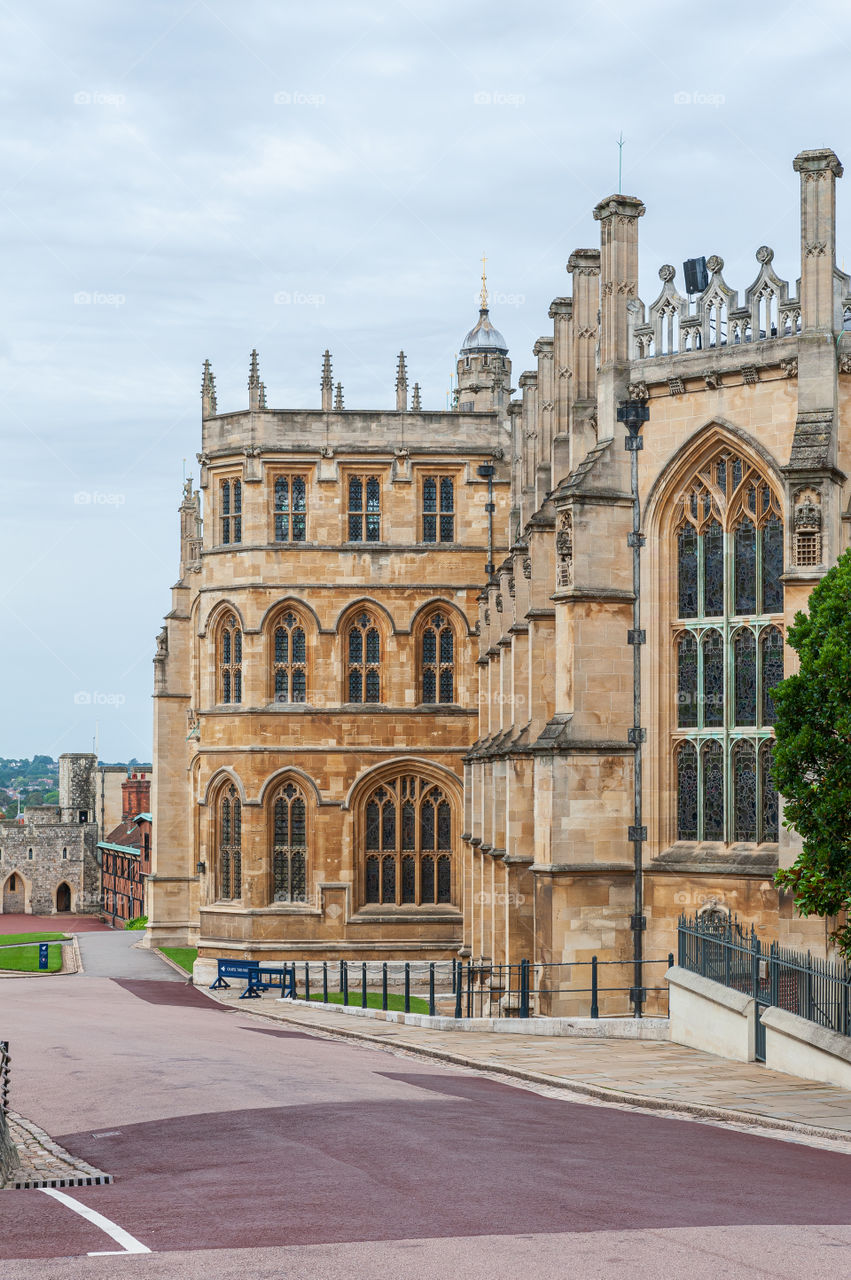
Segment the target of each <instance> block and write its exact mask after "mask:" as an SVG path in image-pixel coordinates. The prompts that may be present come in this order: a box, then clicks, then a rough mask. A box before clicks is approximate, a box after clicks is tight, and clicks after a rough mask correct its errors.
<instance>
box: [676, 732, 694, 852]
mask: <svg viewBox="0 0 851 1280" xmlns="http://www.w3.org/2000/svg"><path fill="white" fill-rule="evenodd" d="M677 839H678V840H696V839H697V750H696V749H695V746H694V743H692V742H682V743H680V745H679V747H678V748H677Z"/></svg>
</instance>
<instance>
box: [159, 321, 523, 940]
mask: <svg viewBox="0 0 851 1280" xmlns="http://www.w3.org/2000/svg"><path fill="white" fill-rule="evenodd" d="M510 378H511V365H510V361H509V359H508V352H507V348H506V345H505V341H504V339H503V338H502V336H501V334H499V333H498V331H497V330H496V329H495V328H494V327H493V326H492V324H491V322H490V319H489V316H488V311H487V306H486V300H485V299H484V298H483V301H482V309H481V313H480V316H479V319H478V322H477V323H476V325H475V327H474V328H473V329H472V330H471V331H470V333H469V334H468V335H467V337H466V339H465V340H464V344H463V348H462V353H461V356H460V358H459V374H458V381H459V387H460V389H461V390H460V395H461V403H460V404H459V406H458V407H457V409H455V410H446V411H439V412H431V411H427V410H423V409H422V407H421V404H420V391H419V387H418V386H417V385H416V384H415V385H414V386H413V388H412V395H409V390H408V380H407V370H406V362H405V357H404V354H400V357H399V362H398V368H397V376H396V407H395V410H393V411H389V412H388V411H385V410H376V411H363V410H350V409H345V408H343V394H342V387H341V386H340V384H339V383H338V384H337V387H336V391H335V388H334V386H333V384H332V374H331V358H330V355H329V353H328V352H326V353H325V358H324V363H323V371H322V388H321V389H322V407H321V409H319V410H316V411H313V412H301V411H279V410H274V409H270V408H268V407H267V403H266V391H265V387H264V385H263V383H262V382H261V381H260V375H259V370H258V359H257V355H256V353H252V357H251V365H250V376H249V384H248V390H249V404H248V408H247V409H243V410H237V411H235V412H227V413H225V412H219V410H218V406H217V403H216V393H215V384H214V380H213V374H212V372H211V370H210V367H209V364H208V365H205V370H204V379H203V391H202V395H203V424H202V452H201V453H200V454H199V461H200V464H201V476H200V485H199V490H197V491H196V490H195V489H193V487H192V483H191V481H190V482H188V483H187V485H186V491H185V494H184V500H183V504H182V506H181V509H180V518H181V565H180V577H179V580H178V582H177V585H176V586H175V587H174V589H173V606H172V610H171V612H170V613H169V615H168V617H167V618H166V625H165V627H164V629H163V631H162V633H161V636H160V639H159V642H158V653H157V656H156V658H155V670H156V685H155V693H154V697H155V702H154V706H155V716H154V752H155V765H154V788H153V801H152V810H153V815H154V821H153V831H154V851H153V875H152V877H151V879H150V881H149V886H148V909H149V918H150V930H149V937H150V938H151V939H152V940H153V941H154V942H155V943H156V942H169V941H178V942H179V941H184V942H185V941H187V940H188V939H192V940H193V941H195V940H196V939H197V942H198V944H199V947H200V953H201V957H204V956H216V955H221V954H232V953H239V952H241V951H247V952H248V953H249V954H250V955H251V956H260V957H264V958H265V957H275V958H281V957H283V958H292V957H302V958H310V957H317V958H322V957H324V956H328V957H333V956H335V955H341V956H347V957H351V958H355V959H365V960H383V959H404V958H406V957H412V958H427V959H448V958H449V957H451V956H453V955H455V954H456V952H457V950H458V947H459V946H460V945H461V941H462V930H463V908H464V878H463V862H462V841H461V836H462V826H463V823H462V817H463V799H462V786H463V757H464V753H465V752H466V751H467V750H468V749H469V747H470V746H471V744H472V743H473V742H474V741H475V738H476V733H477V723H478V711H477V698H478V677H477V668H476V657H477V651H476V646H475V636H474V632H475V627H476V617H477V610H478V604H477V597H478V594H479V591H480V590H481V584H482V580H483V576H484V574H485V568H486V564H488V563H491V564H495V563H496V562H497V560H500V561H501V560H502V559H503V558H504V556H505V555H506V553H507V551H508V543H507V537H506V533H507V529H508V507H509V494H510V484H509V463H508V460H507V458H506V446H507V445H508V443H509V440H510V437H509V434H508V431H507V425H506V424H507V402H508V395H509V387H510ZM202 494H203V503H204V510H203V518H202V510H201V500H202V499H201V495H202Z"/></svg>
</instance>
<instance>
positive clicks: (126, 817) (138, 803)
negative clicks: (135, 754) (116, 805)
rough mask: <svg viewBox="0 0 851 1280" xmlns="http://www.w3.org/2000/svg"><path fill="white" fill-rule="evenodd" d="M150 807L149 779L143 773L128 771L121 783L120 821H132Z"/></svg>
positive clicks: (148, 810) (146, 811)
mask: <svg viewBox="0 0 851 1280" xmlns="http://www.w3.org/2000/svg"><path fill="white" fill-rule="evenodd" d="M150 808H151V779H150V778H149V777H147V775H146V774H144V773H128V775H127V777H126V779H125V781H124V782H122V784H121V821H122V822H132V821H133V819H134V818H135V817H136V816H137V815H138V814H140V813H148V812H150Z"/></svg>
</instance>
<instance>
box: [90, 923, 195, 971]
mask: <svg viewBox="0 0 851 1280" xmlns="http://www.w3.org/2000/svg"><path fill="white" fill-rule="evenodd" d="M141 938H142V933H141V931H140V930H136V929H116V930H114V931H113V930H110V931H109V932H108V933H81V934H80V935H79V937H78V938H77V941H78V943H79V946H80V956H81V957H82V961H83V973H84V975H85V976H86V977H89V978H130V979H132V978H149V979H153V980H154V981H158V982H186V981H187V976H186V975H183V976H182V975H181V974H180V973H178V972H177V970H176V969H173V968H172V967H171V965H170V964H166V962H165V961H164V960H161V959H160V957H159V956H158V955H156V954H155V953H154V952H153V951H149V950H147V949H145V948H142V947H137V946H136V943H137V942H139V941H140V940H141Z"/></svg>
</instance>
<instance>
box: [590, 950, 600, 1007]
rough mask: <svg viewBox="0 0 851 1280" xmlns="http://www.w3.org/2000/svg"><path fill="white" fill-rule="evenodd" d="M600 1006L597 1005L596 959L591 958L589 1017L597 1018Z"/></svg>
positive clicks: (594, 957)
mask: <svg viewBox="0 0 851 1280" xmlns="http://www.w3.org/2000/svg"><path fill="white" fill-rule="evenodd" d="M599 1016H600V1006H599V1004H598V1003H597V957H596V956H592V957H591V1017H592V1018H599Z"/></svg>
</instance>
